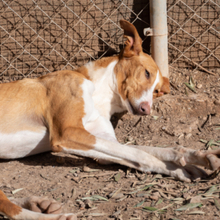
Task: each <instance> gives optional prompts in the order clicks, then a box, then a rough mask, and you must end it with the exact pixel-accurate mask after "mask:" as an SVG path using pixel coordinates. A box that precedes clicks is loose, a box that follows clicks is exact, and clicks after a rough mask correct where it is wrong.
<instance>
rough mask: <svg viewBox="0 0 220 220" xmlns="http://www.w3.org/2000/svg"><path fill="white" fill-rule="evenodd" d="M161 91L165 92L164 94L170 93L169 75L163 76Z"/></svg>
mask: <svg viewBox="0 0 220 220" xmlns="http://www.w3.org/2000/svg"><path fill="white" fill-rule="evenodd" d="M160 91H161V92H163V93H164V94H168V93H170V82H169V79H168V78H167V77H164V76H163V85H162V87H161V90H160Z"/></svg>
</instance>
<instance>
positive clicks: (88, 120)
mask: <svg viewBox="0 0 220 220" xmlns="http://www.w3.org/2000/svg"><path fill="white" fill-rule="evenodd" d="M120 24H121V27H122V29H124V34H125V37H126V38H127V41H126V43H125V47H124V49H123V50H122V51H121V52H120V54H119V55H118V56H113V57H108V58H102V59H100V60H97V61H94V62H90V63H88V64H86V65H85V66H82V67H80V68H78V69H76V70H75V71H69V70H63V71H58V72H54V73H50V74H48V75H46V76H42V77H40V78H38V79H23V80H21V81H17V82H11V83H6V84H1V85H0V106H1V107H0V158H1V159H15V158H22V157H26V156H29V155H34V154H38V153H41V152H45V151H51V150H52V151H56V152H59V151H62V152H65V153H68V154H76V155H80V156H85V157H90V158H94V159H96V160H98V161H100V162H113V163H118V164H122V165H125V166H128V167H131V168H135V169H137V170H140V171H143V172H147V171H151V172H157V173H162V174H166V175H170V176H173V177H176V178H178V179H180V180H182V181H187V182H190V181H191V180H192V179H195V178H201V177H203V175H204V171H203V172H202V171H201V170H200V169H198V168H196V167H195V166H193V165H190V164H196V165H202V166H206V167H209V168H211V169H213V170H216V169H218V168H219V166H220V160H219V159H218V155H220V151H206V152H200V151H195V150H190V149H185V148H183V147H178V148H172V149H171V148H165V149H163V148H155V147H148V146H125V145H122V144H120V143H118V142H117V140H116V137H115V133H114V130H113V127H112V125H111V123H110V117H111V115H112V114H114V113H116V112H122V111H125V110H128V111H129V112H131V113H132V114H139V115H145V114H150V109H151V106H152V102H153V96H154V95H155V96H160V95H162V94H163V93H168V92H169V81H168V79H167V78H164V77H162V75H161V73H160V71H159V69H158V67H157V65H156V64H155V62H154V61H153V59H152V58H151V57H150V56H149V55H147V54H145V53H144V52H143V51H142V46H141V44H142V41H141V38H140V37H139V35H138V32H137V30H136V28H135V27H134V26H133V25H132V24H130V23H129V22H127V21H124V20H121V21H120ZM155 91H156V92H157V93H156V92H155ZM12 202H13V203H12ZM26 208H27V209H30V210H32V211H29V210H27V209H26ZM45 210H47V211H46V212H47V213H49V214H42V213H38V212H43V211H45ZM54 210H56V211H57V212H59V210H60V206H59V205H58V204H57V203H56V202H55V201H53V200H49V199H44V198H43V199H42V198H38V197H30V198H24V199H20V200H16V199H14V200H11V201H10V200H8V199H7V197H6V196H5V195H4V194H3V192H1V191H0V214H3V215H6V216H7V217H8V218H10V219H22V220H30V219H33V220H35V219H39V220H47V219H52V220H55V219H57V220H58V219H59V220H67V219H68V220H71V219H76V216H75V215H74V214H54V213H55V212H54ZM33 211H38V212H33ZM51 213H53V214H51Z"/></svg>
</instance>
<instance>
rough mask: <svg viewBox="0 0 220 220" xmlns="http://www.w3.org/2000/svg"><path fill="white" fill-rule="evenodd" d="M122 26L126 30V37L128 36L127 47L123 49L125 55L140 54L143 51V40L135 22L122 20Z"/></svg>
mask: <svg viewBox="0 0 220 220" xmlns="http://www.w3.org/2000/svg"><path fill="white" fill-rule="evenodd" d="M120 25H121V28H122V29H123V30H124V37H125V38H127V41H126V42H125V48H124V49H123V51H122V56H123V57H127V58H129V57H132V56H134V55H139V53H140V52H141V51H142V46H141V45H142V40H141V38H140V36H139V34H138V32H137V29H136V28H135V26H134V25H133V24H131V23H130V22H128V21H125V20H120Z"/></svg>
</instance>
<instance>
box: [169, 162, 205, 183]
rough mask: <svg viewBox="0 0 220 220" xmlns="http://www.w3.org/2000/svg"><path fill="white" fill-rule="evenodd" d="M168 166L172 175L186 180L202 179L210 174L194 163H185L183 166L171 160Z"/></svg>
mask: <svg viewBox="0 0 220 220" xmlns="http://www.w3.org/2000/svg"><path fill="white" fill-rule="evenodd" d="M167 168H168V169H169V170H170V176H172V177H175V178H176V179H179V180H181V181H184V182H191V181H196V180H201V179H205V178H207V177H208V174H207V173H206V172H205V171H204V170H203V169H200V168H199V167H197V166H194V165H185V166H184V167H182V166H179V165H177V164H175V163H172V162H169V163H167Z"/></svg>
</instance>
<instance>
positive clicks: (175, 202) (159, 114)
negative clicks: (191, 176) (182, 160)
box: [0, 69, 220, 220]
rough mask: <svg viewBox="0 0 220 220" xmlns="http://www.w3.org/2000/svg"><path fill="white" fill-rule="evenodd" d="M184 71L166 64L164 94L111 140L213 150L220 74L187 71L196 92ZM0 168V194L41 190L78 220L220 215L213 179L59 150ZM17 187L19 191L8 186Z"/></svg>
mask: <svg viewBox="0 0 220 220" xmlns="http://www.w3.org/2000/svg"><path fill="white" fill-rule="evenodd" d="M190 76H191V75H190V71H186V70H184V71H180V70H176V69H171V77H170V78H171V82H172V86H171V89H172V92H171V94H170V95H167V96H164V97H161V98H159V99H157V100H155V104H154V107H153V111H152V115H151V116H146V117H139V116H132V115H130V114H126V115H124V116H123V117H122V118H121V119H119V120H118V123H117V126H116V128H115V131H116V134H117V137H118V140H119V141H120V142H121V143H127V144H129V143H132V144H139V145H152V146H155V147H170V146H177V145H183V146H185V147H187V148H194V149H208V148H211V149H215V148H218V147H219V146H220V73H218V76H211V75H208V74H207V73H204V72H200V71H198V72H196V73H193V75H192V78H193V84H194V85H195V90H196V93H194V92H193V91H191V90H190V89H189V88H188V87H187V86H186V85H185V84H184V83H185V82H187V83H189V81H190ZM113 124H116V117H115V118H113ZM0 170H1V175H0V189H1V190H3V191H4V192H5V193H6V195H7V196H10V197H12V196H14V197H23V196H31V195H37V196H45V195H47V196H49V197H52V198H54V199H56V200H58V201H60V202H62V203H64V207H65V210H66V211H68V212H75V213H78V214H79V219H82V220H83V219H97V220H105V219H109V220H110V219H119V220H122V219H123V220H128V219H130V220H136V219H152V220H155V219H173V220H174V219H181V220H182V219H206V220H208V219H210V220H211V219H219V217H220V213H219V210H220V205H219V204H220V198H219V193H220V177H219V176H217V177H215V178H211V179H209V180H202V181H199V182H192V183H184V182H180V181H177V180H174V179H173V178H170V177H165V176H161V175H158V174H150V173H148V174H143V173H140V172H138V171H135V170H131V169H128V168H126V167H123V166H119V165H111V166H102V165H99V164H97V163H95V162H94V161H93V160H90V159H85V158H80V157H76V156H72V155H64V154H61V153H45V154H40V155H37V156H32V157H29V158H25V159H20V160H13V161H0ZM17 189H20V191H19V190H18V191H17V192H16V191H14V190H17ZM13 193H14V194H13ZM198 195H199V196H198ZM189 202H191V203H189ZM185 204H190V205H189V207H188V209H187V210H183V211H177V209H178V208H180V207H182V206H183V205H185ZM193 206H196V207H195V208H193ZM149 207H150V208H149ZM0 219H2V218H1V217H0Z"/></svg>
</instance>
